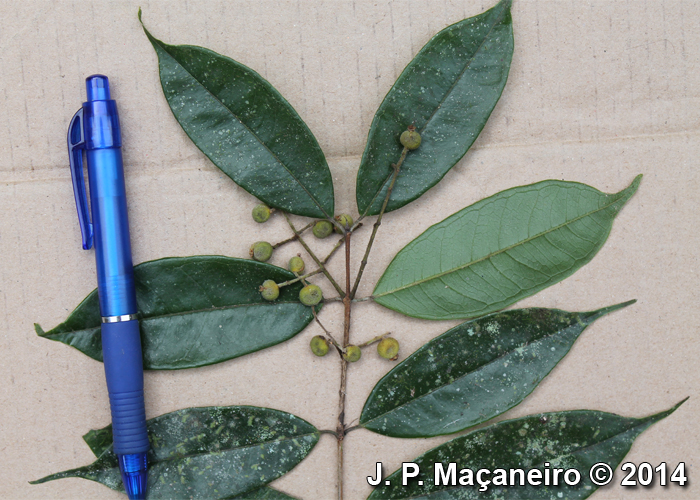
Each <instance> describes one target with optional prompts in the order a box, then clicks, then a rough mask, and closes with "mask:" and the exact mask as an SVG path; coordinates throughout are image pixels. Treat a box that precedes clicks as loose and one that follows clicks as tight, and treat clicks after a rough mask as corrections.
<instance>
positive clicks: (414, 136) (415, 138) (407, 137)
mask: <svg viewBox="0 0 700 500" xmlns="http://www.w3.org/2000/svg"><path fill="white" fill-rule="evenodd" d="M399 140H400V141H401V145H402V146H403V147H405V148H406V149H418V146H420V134H419V133H418V132H416V127H414V126H413V125H411V126H410V127H408V130H404V131H403V133H402V134H401V137H400V139H399Z"/></svg>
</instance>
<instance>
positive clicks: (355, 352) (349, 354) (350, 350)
mask: <svg viewBox="0 0 700 500" xmlns="http://www.w3.org/2000/svg"><path fill="white" fill-rule="evenodd" d="M361 357H362V351H361V350H360V348H359V347H357V346H356V345H349V346H347V347H346V348H345V352H344V353H343V359H344V360H345V361H348V362H349V363H354V362H355V361H359V360H360V358H361Z"/></svg>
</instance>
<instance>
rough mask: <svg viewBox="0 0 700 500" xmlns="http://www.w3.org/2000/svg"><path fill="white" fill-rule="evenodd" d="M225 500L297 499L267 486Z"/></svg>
mask: <svg viewBox="0 0 700 500" xmlns="http://www.w3.org/2000/svg"><path fill="white" fill-rule="evenodd" d="M227 500H297V498H296V497H293V496H291V495H287V494H286V493H283V492H281V491H280V490H276V489H274V488H270V487H269V486H263V487H262V488H258V489H257V490H251V491H246V492H245V493H241V494H240V495H236V496H235V497H228V499H227Z"/></svg>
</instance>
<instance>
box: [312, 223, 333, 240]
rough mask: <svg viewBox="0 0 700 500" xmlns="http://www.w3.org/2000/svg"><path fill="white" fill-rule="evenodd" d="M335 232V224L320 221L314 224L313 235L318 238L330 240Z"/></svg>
mask: <svg viewBox="0 0 700 500" xmlns="http://www.w3.org/2000/svg"><path fill="white" fill-rule="evenodd" d="M332 232H333V224H331V223H330V222H329V221H327V220H319V221H316V224H314V228H313V233H314V236H316V238H319V239H323V238H328V237H329V236H330V235H331V233H332Z"/></svg>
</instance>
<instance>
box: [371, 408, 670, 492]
mask: <svg viewBox="0 0 700 500" xmlns="http://www.w3.org/2000/svg"><path fill="white" fill-rule="evenodd" d="M682 403H683V402H681V403H679V404H678V405H676V406H675V407H673V408H671V409H670V410H668V411H664V412H661V413H657V414H656V415H651V416H649V417H645V418H639V419H637V418H625V417H621V416H619V415H615V414H612V413H604V412H600V411H590V410H578V411H563V412H557V413H542V414H539V415H530V416H527V417H523V418H519V419H516V420H506V421H504V422H499V423H497V424H494V425H492V426H489V427H486V428H484V429H480V430H478V431H475V432H472V433H470V434H467V435H465V436H461V437H458V438H456V439H453V440H452V441H448V442H447V443H445V444H443V445H440V446H438V447H437V448H433V449H432V450H430V451H428V452H427V453H425V454H423V455H421V456H420V457H418V458H417V459H415V460H413V462H415V463H416V464H418V466H419V467H420V471H421V472H420V475H419V476H418V477H416V478H415V479H412V480H410V481H409V484H408V485H407V486H402V485H401V469H399V470H398V471H396V472H394V473H393V474H391V475H390V476H389V477H387V478H386V479H387V480H388V481H390V482H391V485H390V486H386V485H383V486H380V487H378V488H377V489H375V490H374V491H373V492H372V494H371V495H370V496H369V498H370V499H372V500H375V499H377V500H378V499H380V498H381V499H394V500H396V499H404V498H405V499H407V498H424V499H428V498H429V499H441V500H444V499H455V500H456V499H460V500H469V499H481V498H498V499H503V500H509V499H526V498H527V499H533V500H534V499H543V500H544V499H547V500H555V499H558V498H566V499H580V498H587V497H588V496H590V495H591V494H592V493H593V492H594V491H595V490H596V488H597V486H595V485H594V484H593V483H592V482H591V481H590V479H589V476H588V471H589V470H590V468H591V466H592V465H594V464H595V463H597V462H605V463H607V464H609V465H610V466H611V467H612V468H615V467H617V465H618V464H619V463H620V462H621V461H622V459H623V458H624V456H625V455H626V454H627V452H628V451H629V449H630V447H631V446H632V443H633V442H634V440H635V439H636V438H637V436H639V434H641V433H642V432H643V431H644V430H646V429H647V428H648V427H649V426H651V425H652V424H654V423H656V422H658V421H659V420H662V419H663V418H666V417H667V416H669V415H670V414H671V413H673V412H674V411H675V410H676V409H677V408H678V406H680V405H681V404H682ZM450 462H454V463H456V476H457V479H459V477H460V470H461V469H471V470H472V471H473V472H474V475H476V471H477V470H479V469H489V470H490V471H492V472H494V471H495V469H506V470H508V469H523V470H524V471H525V473H526V474H527V471H528V470H530V469H540V470H545V469H546V468H549V469H550V470H553V469H555V468H561V469H564V470H566V469H570V468H574V469H577V470H578V471H579V473H580V474H581V481H580V483H579V484H578V485H576V486H567V485H566V484H565V483H564V480H563V472H562V473H561V475H560V476H559V482H560V484H561V485H562V486H544V481H542V485H540V486H535V487H529V486H512V487H499V486H494V485H493V484H491V485H489V486H488V491H485V492H481V493H480V492H479V483H477V482H476V480H474V482H473V484H474V485H475V486H461V485H459V483H458V485H457V486H456V487H455V486H449V485H444V484H440V485H436V484H435V469H436V464H442V467H443V470H445V471H447V469H448V466H449V463H450ZM545 463H547V464H549V466H548V467H547V466H545ZM550 474H553V473H552V472H550ZM441 477H442V476H441ZM495 477H496V474H495V473H494V474H491V475H487V476H483V478H484V479H486V480H489V479H491V480H493V479H494V478H495ZM550 477H553V476H550ZM473 479H474V478H473ZM418 481H422V482H423V484H422V485H419V484H418Z"/></svg>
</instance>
